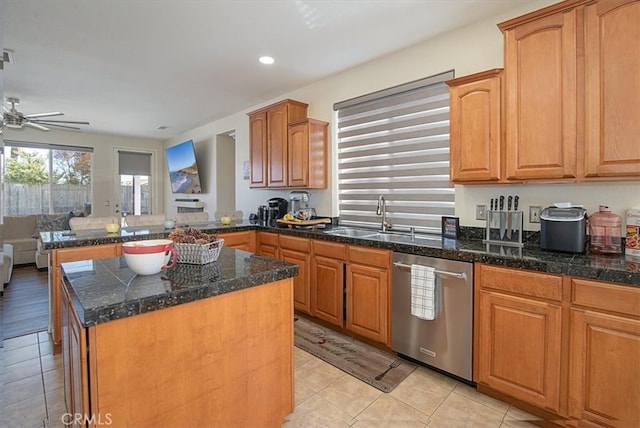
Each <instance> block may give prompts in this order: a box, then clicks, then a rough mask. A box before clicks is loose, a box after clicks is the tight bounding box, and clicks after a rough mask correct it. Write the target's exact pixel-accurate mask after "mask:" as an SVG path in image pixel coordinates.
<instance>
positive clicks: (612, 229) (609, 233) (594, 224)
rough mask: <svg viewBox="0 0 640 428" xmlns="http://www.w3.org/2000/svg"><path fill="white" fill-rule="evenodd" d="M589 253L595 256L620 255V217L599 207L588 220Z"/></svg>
mask: <svg viewBox="0 0 640 428" xmlns="http://www.w3.org/2000/svg"><path fill="white" fill-rule="evenodd" d="M589 251H590V252H591V253H595V254H622V217H620V216H619V215H616V214H614V213H612V212H611V209H610V208H609V207H608V206H606V205H600V209H599V212H597V213H595V214H593V215H592V216H591V217H590V218H589Z"/></svg>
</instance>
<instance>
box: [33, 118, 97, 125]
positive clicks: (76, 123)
mask: <svg viewBox="0 0 640 428" xmlns="http://www.w3.org/2000/svg"><path fill="white" fill-rule="evenodd" d="M31 122H37V123H44V124H45V125H46V124H48V123H70V124H73V125H90V123H89V122H72V121H69V120H49V119H39V120H32V121H31Z"/></svg>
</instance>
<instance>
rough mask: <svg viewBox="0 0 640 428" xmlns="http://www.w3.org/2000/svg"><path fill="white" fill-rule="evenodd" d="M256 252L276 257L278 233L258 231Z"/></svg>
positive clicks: (277, 255)
mask: <svg viewBox="0 0 640 428" xmlns="http://www.w3.org/2000/svg"><path fill="white" fill-rule="evenodd" d="M256 253H258V254H260V255H261V256H265V257H271V258H272V259H278V258H279V251H278V234H277V233H269V232H258V233H257V243H256Z"/></svg>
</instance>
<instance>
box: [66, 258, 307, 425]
mask: <svg viewBox="0 0 640 428" xmlns="http://www.w3.org/2000/svg"><path fill="white" fill-rule="evenodd" d="M61 269H62V273H63V276H62V280H61V281H60V283H59V285H58V286H59V289H60V295H61V297H62V299H61V300H62V315H61V318H62V345H63V346H62V350H63V361H64V372H65V398H66V403H67V411H68V413H69V414H71V415H74V418H75V420H76V422H79V425H84V422H88V424H89V425H90V426H94V425H100V424H105V423H109V424H113V425H114V426H132V427H144V426H251V427H254V426H280V425H281V424H282V423H283V422H284V418H285V416H287V415H288V414H289V413H291V412H292V411H293V406H294V400H293V297H292V293H293V290H292V277H293V276H295V275H297V273H298V270H297V269H298V268H297V266H295V265H292V264H289V263H285V262H281V261H278V260H273V259H269V258H265V257H261V256H257V255H255V254H251V253H247V252H244V251H239V250H234V249H231V248H223V250H222V251H221V254H220V257H219V259H218V261H217V262H214V263H210V264H208V265H186V264H178V265H177V266H176V267H175V268H173V269H170V270H167V271H164V272H161V273H159V274H156V275H149V276H138V275H135V274H134V273H133V272H132V271H131V270H130V269H129V268H128V267H127V264H126V261H125V259H124V258H122V257H115V258H106V259H96V260H83V261H77V262H69V263H62V265H61Z"/></svg>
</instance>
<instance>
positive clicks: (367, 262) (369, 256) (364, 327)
mask: <svg viewBox="0 0 640 428" xmlns="http://www.w3.org/2000/svg"><path fill="white" fill-rule="evenodd" d="M347 251H348V264H347V267H346V292H347V302H346V312H347V322H346V327H347V329H348V330H351V331H352V332H354V333H356V334H358V335H360V336H362V337H366V338H369V339H372V340H374V341H376V342H380V343H383V344H386V345H390V343H391V341H390V331H391V329H390V328H389V320H390V313H389V311H390V307H389V306H390V305H389V295H390V289H389V287H390V282H391V281H390V277H391V275H390V269H391V252H390V251H387V250H378V249H374V248H365V247H358V246H349V247H348V250H347Z"/></svg>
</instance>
